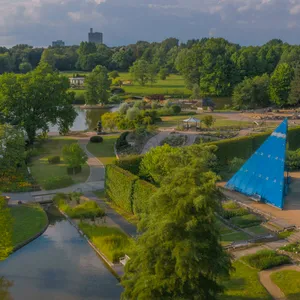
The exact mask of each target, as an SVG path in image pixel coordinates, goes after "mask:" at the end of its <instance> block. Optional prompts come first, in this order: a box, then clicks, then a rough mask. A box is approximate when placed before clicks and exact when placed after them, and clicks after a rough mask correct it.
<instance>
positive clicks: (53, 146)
mask: <svg viewBox="0 0 300 300" xmlns="http://www.w3.org/2000/svg"><path fill="white" fill-rule="evenodd" d="M76 142H77V141H76V140H74V139H72V138H67V137H64V138H62V137H57V138H50V139H49V140H47V141H46V142H45V143H44V144H43V145H42V149H41V151H42V153H43V154H42V155H41V156H39V157H34V158H33V159H32V163H31V166H30V169H31V173H32V176H33V177H34V179H35V180H36V182H37V183H38V184H39V185H41V186H42V187H43V186H44V183H45V182H46V181H47V180H49V179H50V178H53V177H61V176H64V175H68V174H67V165H66V164H65V163H64V161H63V158H62V148H63V147H64V146H65V145H69V144H72V143H76ZM56 155H58V156H60V159H61V162H60V163H59V164H49V163H48V157H50V156H56ZM89 175H90V168H89V166H88V165H87V164H85V165H84V166H83V167H82V172H81V173H79V174H76V175H70V177H71V178H72V179H73V183H74V184H75V183H80V182H85V181H86V180H87V179H88V177H89Z"/></svg>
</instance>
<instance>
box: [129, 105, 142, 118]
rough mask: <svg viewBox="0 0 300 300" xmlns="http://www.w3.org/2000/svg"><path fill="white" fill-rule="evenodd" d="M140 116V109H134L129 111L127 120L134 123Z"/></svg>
mask: <svg viewBox="0 0 300 300" xmlns="http://www.w3.org/2000/svg"><path fill="white" fill-rule="evenodd" d="M140 114H141V111H140V110H139V108H137V107H132V108H129V109H128V110H127V113H126V118H127V119H128V120H129V121H134V120H135V119H136V118H137V117H138V116H139V115H140Z"/></svg>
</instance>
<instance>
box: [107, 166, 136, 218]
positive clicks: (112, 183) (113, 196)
mask: <svg viewBox="0 0 300 300" xmlns="http://www.w3.org/2000/svg"><path fill="white" fill-rule="evenodd" d="M137 179H138V177H137V176H135V175H133V174H131V173H130V172H128V171H125V170H123V169H121V168H119V167H117V166H115V165H108V166H106V172H105V190H106V194H107V196H108V197H109V199H110V200H111V201H112V202H114V203H115V204H116V205H117V206H119V207H121V208H123V209H124V210H125V211H127V212H129V213H133V207H132V193H133V187H134V182H135V181H136V180H137Z"/></svg>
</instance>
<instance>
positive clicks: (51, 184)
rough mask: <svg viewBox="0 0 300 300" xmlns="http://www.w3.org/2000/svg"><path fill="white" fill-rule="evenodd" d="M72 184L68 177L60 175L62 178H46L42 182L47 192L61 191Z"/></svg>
mask: <svg viewBox="0 0 300 300" xmlns="http://www.w3.org/2000/svg"><path fill="white" fill-rule="evenodd" d="M73 183H74V181H73V179H72V178H71V177H70V176H68V175H62V176H57V177H50V178H48V179H47V180H46V181H45V182H44V184H43V187H44V189H45V190H46V191H47V190H54V189H61V188H64V187H67V186H70V185H72V184H73Z"/></svg>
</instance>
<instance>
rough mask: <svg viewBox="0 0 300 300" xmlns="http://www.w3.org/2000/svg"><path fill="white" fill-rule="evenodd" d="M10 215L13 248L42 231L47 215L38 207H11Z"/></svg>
mask: <svg viewBox="0 0 300 300" xmlns="http://www.w3.org/2000/svg"><path fill="white" fill-rule="evenodd" d="M11 214H12V216H13V218H14V225H13V246H14V247H16V246H17V245H19V244H21V243H23V242H25V241H27V240H29V239H30V238H32V237H34V236H35V235H36V234H38V233H39V232H40V231H41V230H43V229H44V228H45V226H46V224H47V215H46V213H45V211H44V210H43V209H42V208H41V207H39V206H33V205H31V206H29V205H28V206H27V205H19V206H13V207H11Z"/></svg>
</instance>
